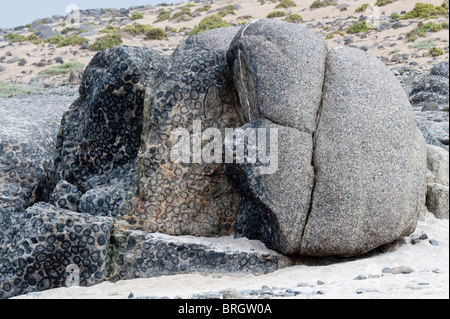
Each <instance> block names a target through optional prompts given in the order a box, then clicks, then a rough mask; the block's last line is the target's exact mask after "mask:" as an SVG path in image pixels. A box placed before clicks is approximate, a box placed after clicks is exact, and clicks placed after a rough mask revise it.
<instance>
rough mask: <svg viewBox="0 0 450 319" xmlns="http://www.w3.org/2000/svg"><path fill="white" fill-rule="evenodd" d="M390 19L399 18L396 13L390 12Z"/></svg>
mask: <svg viewBox="0 0 450 319" xmlns="http://www.w3.org/2000/svg"><path fill="white" fill-rule="evenodd" d="M391 19H394V20H398V19H400V15H399V14H398V13H393V14H391Z"/></svg>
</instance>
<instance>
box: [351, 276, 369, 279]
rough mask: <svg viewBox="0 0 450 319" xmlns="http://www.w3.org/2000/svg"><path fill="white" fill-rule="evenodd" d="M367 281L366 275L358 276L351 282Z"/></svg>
mask: <svg viewBox="0 0 450 319" xmlns="http://www.w3.org/2000/svg"><path fill="white" fill-rule="evenodd" d="M364 279H367V277H366V275H359V276H358V277H356V278H354V279H353V280H364Z"/></svg>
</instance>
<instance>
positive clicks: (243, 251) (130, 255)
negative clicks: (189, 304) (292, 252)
mask: <svg viewBox="0 0 450 319" xmlns="http://www.w3.org/2000/svg"><path fill="white" fill-rule="evenodd" d="M113 237H114V243H115V244H114V245H115V247H114V254H113V256H112V265H113V268H112V270H111V273H110V279H111V280H112V281H117V280H128V279H135V278H149V277H158V276H165V275H174V274H188V273H205V274H208V273H218V274H225V273H247V274H248V273H253V274H264V273H268V272H272V271H275V270H277V269H279V268H281V267H285V266H286V265H287V264H289V260H288V259H287V258H286V257H285V256H283V255H279V254H277V253H275V252H273V251H269V250H266V249H264V248H258V247H257V245H256V246H253V245H252V244H251V243H250V242H249V241H248V240H246V239H240V240H237V242H236V243H235V244H234V246H232V247H231V248H230V246H229V244H230V242H229V241H228V242H227V241H225V242H224V244H221V240H220V239H209V238H202V239H198V238H194V237H183V236H182V237H173V236H167V235H163V234H151V233H147V232H142V231H136V230H127V229H123V228H120V227H117V228H116V230H115V231H114V234H113ZM224 238H227V237H224ZM242 245H245V246H247V248H246V247H242Z"/></svg>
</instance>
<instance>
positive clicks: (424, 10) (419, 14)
mask: <svg viewBox="0 0 450 319" xmlns="http://www.w3.org/2000/svg"><path fill="white" fill-rule="evenodd" d="M447 6H448V5H447ZM440 15H445V16H448V8H446V7H445V3H443V5H442V6H435V5H432V4H429V3H422V2H419V3H416V5H415V6H414V9H412V10H411V11H409V12H407V13H406V14H404V15H403V16H401V17H400V19H414V18H420V19H428V18H431V17H435V18H437V17H438V16H440Z"/></svg>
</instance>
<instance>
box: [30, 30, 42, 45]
mask: <svg viewBox="0 0 450 319" xmlns="http://www.w3.org/2000/svg"><path fill="white" fill-rule="evenodd" d="M27 41H30V42H31V43H33V44H35V45H39V44H41V43H42V40H41V39H39V37H38V36H37V35H36V34H34V33H33V34H30V35H29V36H27Z"/></svg>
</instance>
